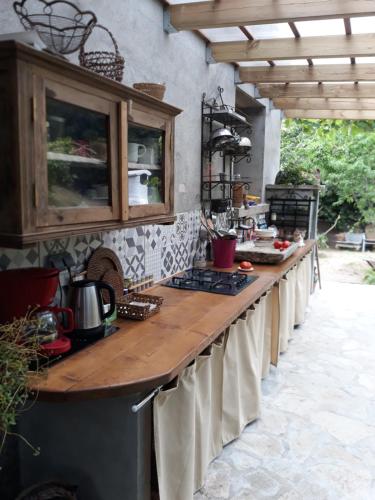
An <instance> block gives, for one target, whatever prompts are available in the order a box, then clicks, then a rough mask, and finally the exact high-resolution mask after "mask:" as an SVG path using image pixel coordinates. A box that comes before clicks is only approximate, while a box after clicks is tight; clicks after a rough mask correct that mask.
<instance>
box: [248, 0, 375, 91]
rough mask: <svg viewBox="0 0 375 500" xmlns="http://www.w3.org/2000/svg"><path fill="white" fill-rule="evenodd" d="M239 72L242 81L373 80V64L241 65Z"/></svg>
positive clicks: (374, 69) (374, 71)
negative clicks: (268, 66) (269, 66)
mask: <svg viewBox="0 0 375 500" xmlns="http://www.w3.org/2000/svg"><path fill="white" fill-rule="evenodd" d="M374 4H375V2H374ZM239 73H240V80H241V82H243V83H282V82H284V83H287V82H360V81H366V80H367V81H375V64H352V65H350V64H332V65H328V64H327V65H325V64H324V65H320V66H319V65H315V66H275V67H274V68H264V67H257V66H255V67H254V66H246V67H245V66H243V67H241V68H240V70H239Z"/></svg>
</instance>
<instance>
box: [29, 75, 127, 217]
mask: <svg viewBox="0 0 375 500" xmlns="http://www.w3.org/2000/svg"><path fill="white" fill-rule="evenodd" d="M36 99H37V102H36V108H37V110H38V120H37V125H36V133H35V141H36V148H35V150H36V156H37V158H36V165H37V170H38V172H37V176H36V178H37V197H36V206H37V221H38V225H40V226H47V225H55V224H57V225H62V224H76V223H86V222H101V221H110V220H114V219H118V217H119V195H118V192H119V189H118V116H117V115H118V108H117V106H118V104H117V103H116V102H112V101H111V100H110V99H108V100H107V99H105V98H103V97H102V96H97V95H94V94H90V93H88V92H84V90H80V89H79V88H71V87H69V86H68V85H66V84H64V85H62V84H61V85H60V84H59V83H57V82H54V81H49V80H48V81H47V80H41V83H40V90H39V91H37V92H36ZM40 141H42V144H41V146H39V145H40ZM38 154H39V155H40V158H39V157H38Z"/></svg>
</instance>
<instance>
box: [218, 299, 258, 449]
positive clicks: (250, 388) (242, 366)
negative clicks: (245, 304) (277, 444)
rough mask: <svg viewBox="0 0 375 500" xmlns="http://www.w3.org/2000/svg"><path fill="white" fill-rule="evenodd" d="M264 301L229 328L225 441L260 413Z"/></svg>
mask: <svg viewBox="0 0 375 500" xmlns="http://www.w3.org/2000/svg"><path fill="white" fill-rule="evenodd" d="M261 304H263V301H262V300H261V301H260V302H259V303H258V304H255V307H252V308H250V309H249V310H248V312H247V314H246V317H245V319H239V320H238V321H237V322H236V323H235V324H233V325H231V327H230V329H229V334H228V339H227V344H226V348H225V353H224V370H223V420H222V437H223V444H224V445H225V444H227V443H229V442H230V441H233V439H235V438H237V437H238V436H239V435H240V434H241V432H242V430H243V428H244V427H245V426H246V425H247V424H248V423H250V422H252V421H253V420H255V419H256V418H258V416H259V414H260V399H261V387H260V382H261V373H262V363H263V342H264V341H263V338H262V332H261V328H262V322H263V315H262V305H261Z"/></svg>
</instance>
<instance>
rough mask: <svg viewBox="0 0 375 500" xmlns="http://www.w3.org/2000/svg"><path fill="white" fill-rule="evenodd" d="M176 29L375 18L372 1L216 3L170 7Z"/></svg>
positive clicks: (226, 0) (234, 0)
mask: <svg viewBox="0 0 375 500" xmlns="http://www.w3.org/2000/svg"><path fill="white" fill-rule="evenodd" d="M169 13H170V21H171V24H172V25H173V27H174V28H176V29H177V30H195V29H203V28H223V27H227V26H248V25H252V24H269V23H283V22H289V21H291V22H294V21H306V20H312V19H329V18H337V17H355V16H371V15H375V2H374V0H355V1H353V0H277V2H275V0H252V1H251V2H249V0H216V1H206V2H198V3H183V4H177V5H171V6H170V7H169Z"/></svg>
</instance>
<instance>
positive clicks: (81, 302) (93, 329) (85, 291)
mask: <svg viewBox="0 0 375 500" xmlns="http://www.w3.org/2000/svg"><path fill="white" fill-rule="evenodd" d="M71 288H72V289H71V299H70V302H71V308H72V309H73V314H74V334H75V335H78V336H81V338H82V337H86V338H87V339H90V337H95V336H102V335H103V333H104V323H103V321H104V319H105V318H108V317H109V316H111V315H112V314H113V312H114V310H115V305H116V301H115V292H114V290H113V288H112V287H111V285H108V283H104V282H103V281H91V280H82V281H75V282H73V283H72V285H71ZM102 290H107V291H108V293H109V304H110V307H109V310H108V311H107V312H104V308H103V298H102V294H101V291H102Z"/></svg>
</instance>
